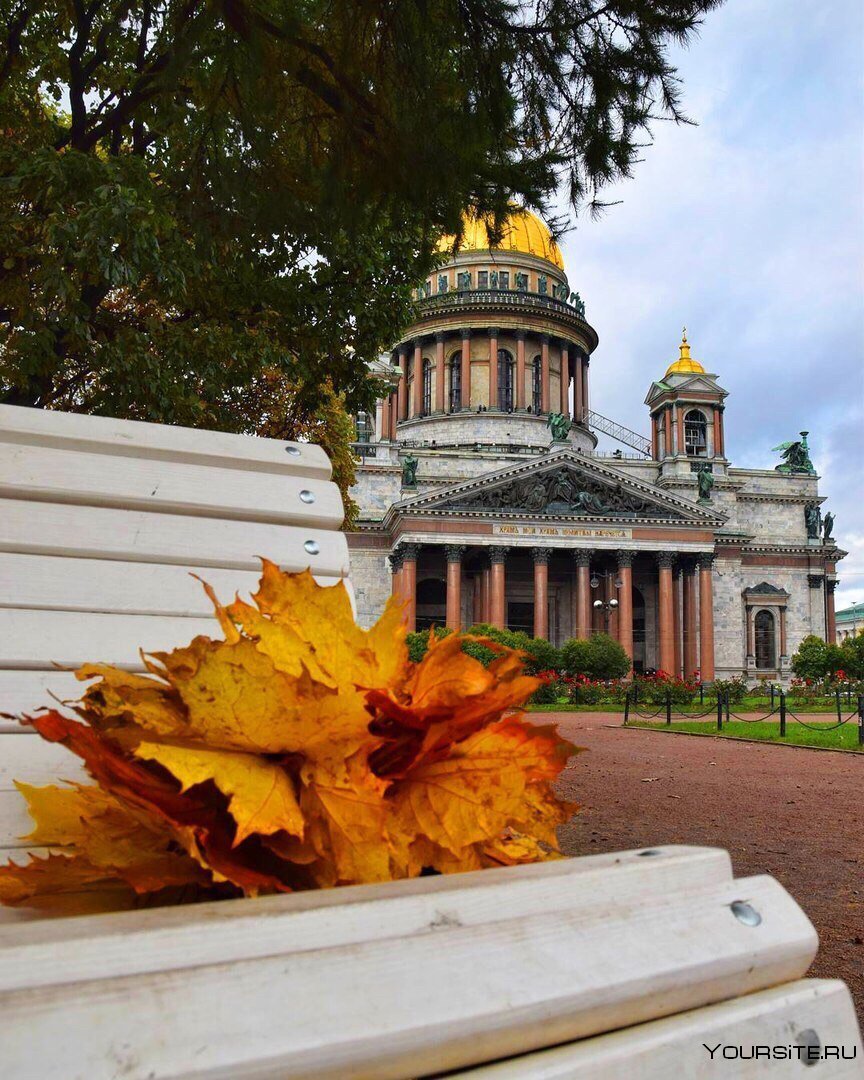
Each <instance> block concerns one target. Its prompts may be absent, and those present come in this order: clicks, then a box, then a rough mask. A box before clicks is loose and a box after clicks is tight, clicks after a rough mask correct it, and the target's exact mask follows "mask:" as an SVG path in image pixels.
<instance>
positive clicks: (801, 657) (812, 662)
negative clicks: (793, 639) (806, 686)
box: [792, 634, 828, 681]
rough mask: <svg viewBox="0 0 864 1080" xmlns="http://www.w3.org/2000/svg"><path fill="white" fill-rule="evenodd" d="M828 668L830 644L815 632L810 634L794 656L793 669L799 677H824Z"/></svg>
mask: <svg viewBox="0 0 864 1080" xmlns="http://www.w3.org/2000/svg"><path fill="white" fill-rule="evenodd" d="M827 668H828V646H827V645H826V644H825V642H824V641H823V640H822V638H820V637H816V635H815V634H808V635H807V637H805V638H804V640H803V641H802V642H801V644H800V645H799V646H798V652H796V653H795V655H794V656H793V657H792V670H793V671H794V672H795V674H796V675H797V676H798V678H799V679H813V680H814V681H815V680H816V679H822V678H824V677H825V673H826V671H827Z"/></svg>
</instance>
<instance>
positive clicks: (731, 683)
mask: <svg viewBox="0 0 864 1080" xmlns="http://www.w3.org/2000/svg"><path fill="white" fill-rule="evenodd" d="M712 689H713V690H714V692H715V693H717V694H719V695H720V696H721V697H723V698H728V700H729V702H730V703H731V704H732V705H737V704H738V703H739V702H741V701H743V700H744V698H745V697H747V680H746V679H745V678H744V676H743V675H733V676H732V678H731V679H715V680H714V683H713V685H712ZM763 689H764V687H763ZM765 692H766V693H769V691H768V690H767V689H766V690H765Z"/></svg>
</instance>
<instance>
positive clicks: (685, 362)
mask: <svg viewBox="0 0 864 1080" xmlns="http://www.w3.org/2000/svg"><path fill="white" fill-rule="evenodd" d="M678 349H679V352H680V354H681V355H680V356H679V357H678V359H677V360H675V361H674V363H671V364H670V365H669V367H668V369H667V371H666V375H665V376H664V378H668V377H669V376H670V375H704V374H705V368H704V367H702V365H701V364H700V363H699V361H698V360H694V359H693V357H692V356H691V355H690V346H689V345H688V343H687V327H686V326H685V327H684V330H683V332H682V334H681V344H680V345H679V346H678Z"/></svg>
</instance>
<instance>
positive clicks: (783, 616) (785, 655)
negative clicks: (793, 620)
mask: <svg viewBox="0 0 864 1080" xmlns="http://www.w3.org/2000/svg"><path fill="white" fill-rule="evenodd" d="M788 656H789V654H788V653H787V652H786V605H785V604H784V605H783V606H782V607H781V608H780V666H781V667H782V666H783V660H785V659H788Z"/></svg>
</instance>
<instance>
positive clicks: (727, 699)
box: [726, 690, 731, 724]
mask: <svg viewBox="0 0 864 1080" xmlns="http://www.w3.org/2000/svg"><path fill="white" fill-rule="evenodd" d="M730 697H731V693H730V691H728V690H727V691H726V723H727V724H728V723H729V699H730Z"/></svg>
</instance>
